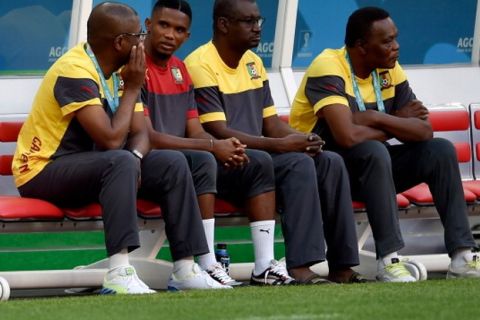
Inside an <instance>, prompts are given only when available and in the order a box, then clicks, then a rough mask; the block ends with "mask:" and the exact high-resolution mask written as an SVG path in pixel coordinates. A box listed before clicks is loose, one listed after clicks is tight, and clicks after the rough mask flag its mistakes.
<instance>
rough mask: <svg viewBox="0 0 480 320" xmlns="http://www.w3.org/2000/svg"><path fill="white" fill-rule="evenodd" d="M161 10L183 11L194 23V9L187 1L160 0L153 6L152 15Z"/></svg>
mask: <svg viewBox="0 0 480 320" xmlns="http://www.w3.org/2000/svg"><path fill="white" fill-rule="evenodd" d="M161 8H169V9H175V10H178V11H181V12H183V13H185V14H186V15H187V16H188V18H189V19H190V22H192V8H191V7H190V4H189V3H188V2H187V1H185V0H158V1H157V2H156V3H155V5H154V6H153V9H152V15H153V13H154V12H155V11H156V10H159V9H161Z"/></svg>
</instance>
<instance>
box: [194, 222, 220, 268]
mask: <svg viewBox="0 0 480 320" xmlns="http://www.w3.org/2000/svg"><path fill="white" fill-rule="evenodd" d="M202 222H203V229H204V230H205V237H206V238H207V244H208V251H209V253H206V254H202V255H201V256H198V264H199V265H200V267H202V269H203V270H207V269H208V268H209V267H210V266H212V265H213V264H215V263H216V262H217V260H216V259H215V251H214V250H215V249H214V248H213V238H214V235H215V219H203V220H202Z"/></svg>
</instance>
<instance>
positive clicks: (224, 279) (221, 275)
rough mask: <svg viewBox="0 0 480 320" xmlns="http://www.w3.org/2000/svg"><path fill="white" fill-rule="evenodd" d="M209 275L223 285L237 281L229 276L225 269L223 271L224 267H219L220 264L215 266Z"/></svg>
mask: <svg viewBox="0 0 480 320" xmlns="http://www.w3.org/2000/svg"><path fill="white" fill-rule="evenodd" d="M209 273H210V274H211V276H212V277H213V278H215V279H216V280H218V281H219V282H220V283H222V284H225V283H228V282H232V281H235V280H233V279H232V278H231V277H230V276H229V275H228V273H227V272H226V271H225V269H223V268H222V266H221V265H219V264H218V263H216V264H214V265H213V267H212V268H211V269H209Z"/></svg>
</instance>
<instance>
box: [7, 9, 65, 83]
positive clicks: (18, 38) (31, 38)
mask: <svg viewBox="0 0 480 320" xmlns="http://www.w3.org/2000/svg"><path fill="white" fill-rule="evenodd" d="M71 11H72V1H58V0H42V1H38V0H17V1H2V2H1V3H0V39H2V40H1V41H0V75H12V74H13V75H19V74H20V75H22V74H43V73H44V72H45V71H46V70H47V69H48V68H49V67H50V66H51V65H52V63H53V62H55V61H56V60H57V59H58V58H59V57H60V56H61V55H62V54H63V53H64V52H65V51H66V50H67V45H68V36H69V30H70V17H71Z"/></svg>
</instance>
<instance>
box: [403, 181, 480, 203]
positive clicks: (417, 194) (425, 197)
mask: <svg viewBox="0 0 480 320" xmlns="http://www.w3.org/2000/svg"><path fill="white" fill-rule="evenodd" d="M463 191H464V194H465V201H466V202H474V201H475V200H476V199H477V196H476V195H475V194H474V193H473V192H472V191H470V190H468V189H464V190H463ZM402 195H404V196H405V197H406V198H407V199H408V200H410V201H411V202H413V203H414V204H416V205H420V206H427V205H433V196H432V193H431V192H430V189H429V188H428V185H427V184H426V183H421V184H419V185H416V186H415V187H413V188H410V189H408V190H406V191H404V192H402Z"/></svg>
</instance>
